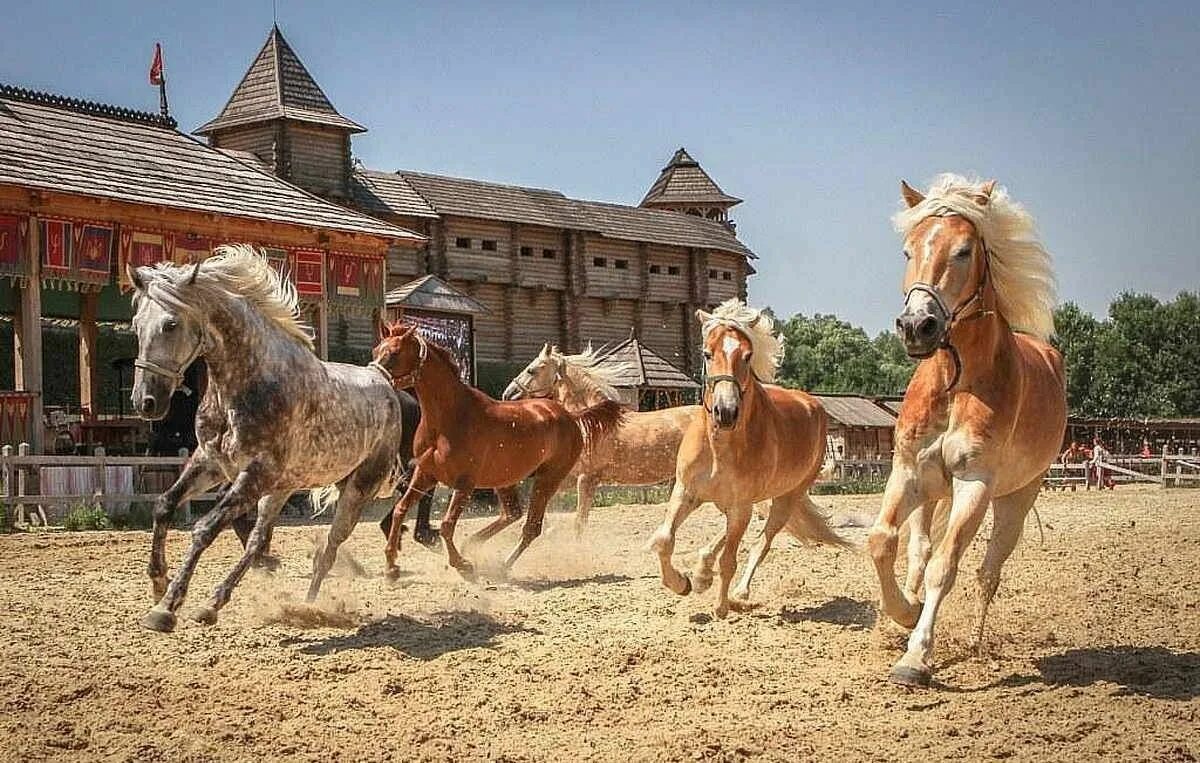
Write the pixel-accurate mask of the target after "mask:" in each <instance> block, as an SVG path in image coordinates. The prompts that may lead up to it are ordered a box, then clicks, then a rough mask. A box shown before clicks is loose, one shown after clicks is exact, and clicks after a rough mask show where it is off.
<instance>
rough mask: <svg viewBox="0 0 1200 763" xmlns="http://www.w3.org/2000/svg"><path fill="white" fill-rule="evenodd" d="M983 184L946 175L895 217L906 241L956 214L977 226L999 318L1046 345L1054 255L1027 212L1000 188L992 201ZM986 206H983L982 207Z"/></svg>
mask: <svg viewBox="0 0 1200 763" xmlns="http://www.w3.org/2000/svg"><path fill="white" fill-rule="evenodd" d="M984 185H985V184H984V183H983V182H980V181H977V180H968V179H967V178H965V177H963V176H961V175H955V174H951V173H945V174H942V175H938V176H937V177H936V178H934V179H933V183H932V184H931V185H930V187H929V190H928V192H926V194H925V200H924V201H922V202H921V203H919V204H917V205H916V206H914V207H911V208H908V209H903V210H901V211H899V212H897V213H896V214H895V215H894V216H893V217H892V223H893V224H894V225H895V226H896V230H897V231H899V232H900V234H901V235H903V236H907V235H908V233H909V231H911V230H912V229H913V227H914V226H916V224H917V223H919V222H920V221H922V220H924V219H925V218H927V217H930V216H933V215H946V214H955V215H960V216H962V217H965V218H966V219H967V220H970V221H971V223H972V224H974V226H975V229H976V230H977V231H978V232H979V235H980V237H981V238H982V239H983V241H984V244H985V245H986V246H987V250H988V252H989V254H990V265H989V266H990V268H991V279H992V284H993V286H994V287H995V289H996V300H997V302H998V307H999V311H1000V314H1001V315H1003V316H1004V318H1005V319H1006V320H1007V321H1008V324H1009V325H1010V326H1011V327H1012V328H1013V329H1014V330H1015V331H1021V332H1023V333H1026V334H1032V335H1033V336H1036V337H1038V338H1039V339H1042V340H1046V339H1049V338H1050V336H1052V335H1053V334H1054V305H1055V303H1056V302H1057V293H1056V292H1057V289H1056V283H1055V279H1054V271H1053V268H1052V263H1051V261H1050V253H1049V252H1047V251H1046V249H1045V247H1043V246H1042V242H1041V241H1040V240H1039V239H1038V234H1037V228H1036V225H1035V223H1034V220H1033V216H1032V215H1030V214H1029V213H1028V212H1027V211H1025V208H1024V207H1022V206H1021V205H1020V204H1018V203H1017V202H1015V201H1013V200H1012V199H1011V198H1009V196H1008V190H1007V189H1005V188H1004V187H1002V186H998V187H996V188H995V190H993V191H992V193H991V196H990V197H988V195H987V193H986V191H985V189H984ZM981 201H983V202H984V203H980V202H981Z"/></svg>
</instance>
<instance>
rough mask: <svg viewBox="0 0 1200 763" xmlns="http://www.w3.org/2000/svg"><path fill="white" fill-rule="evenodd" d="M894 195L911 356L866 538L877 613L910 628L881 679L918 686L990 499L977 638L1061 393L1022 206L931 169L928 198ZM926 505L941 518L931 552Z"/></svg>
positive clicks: (1033, 241) (1049, 451)
mask: <svg viewBox="0 0 1200 763" xmlns="http://www.w3.org/2000/svg"><path fill="white" fill-rule="evenodd" d="M901 189H902V191H903V195H904V200H905V202H906V203H907V205H908V209H906V210H904V211H902V212H900V213H898V214H897V215H896V218H895V223H896V227H897V229H898V230H899V231H900V232H901V234H902V235H903V236H904V256H905V258H906V259H907V260H908V263H907V267H906V270H905V275H904V294H905V299H904V311H903V312H902V313H901V314H900V317H899V318H898V319H897V321H896V326H897V330H898V331H899V333H900V335H901V337H902V338H903V340H904V345H905V348H906V349H907V350H908V354H909V355H910V356H912V357H915V358H924V360H923V361H922V362H921V364H920V365H918V366H917V370H916V372H915V373H914V375H913V378H912V381H911V382H910V383H909V386H908V392H907V393H906V394H905V396H904V404H903V406H902V407H901V409H900V420H899V422H898V423H897V425H896V451H895V455H894V457H893V460H892V473H891V476H890V477H889V478H888V483H887V488H886V490H885V491H884V495H883V506H882V509H881V510H880V512H879V517H878V519H877V520H876V522H875V526H874V527H873V528H872V529H871V533H870V537H869V545H870V549H871V555H872V557H873V558H874V561H875V568H876V572H877V573H878V575H879V585H880V594H881V599H882V605H883V610H884V611H885V612H886V613H887V614H888V615H889V616H890V617H891V618H892V619H893V620H895V621H896V622H897V623H899V624H901V625H903V626H905V627H908V628H912V629H913V631H912V634H911V636H910V637H909V640H908V650H907V651H906V652H905V654H904V657H903V658H901V659H900V661H899V662H898V663H896V665H895V667H893V668H892V671H891V679H892V680H893V681H895V682H897V683H900V684H905V685H919V686H924V685H927V684H928V683H929V679H930V675H931V667H932V656H933V628H934V621H935V620H936V618H937V613H938V608H939V607H940V606H941V604H942V602H943V601H944V600H945V597H946V595H947V594H948V593H949V592H950V589H951V587H952V586H953V585H954V579H955V576H956V574H957V572H958V564H959V560H960V559H961V557H962V553H963V550H964V549H965V548H966V547H967V545H968V544H969V543H970V542H971V539H972V538H973V537H974V536H975V533H976V532H977V531H978V529H979V525H980V522H982V520H983V517H984V514H985V513H986V511H987V507H988V504H989V503H990V504H991V505H992V507H993V508H992V517H993V527H992V536H991V540H990V541H989V542H988V546H987V551H986V553H985V554H984V559H983V564H982V566H981V567H980V568H979V574H978V582H979V605H978V613H977V619H976V630H975V638H976V641H977V642H979V641H980V640H981V639H982V637H983V624H984V620H985V618H986V617H987V610H988V605H989V604H990V602H991V600H992V596H993V595H994V594H995V593H996V587H997V586H998V585H999V582H1000V567H1001V566H1002V565H1003V564H1004V561H1005V560H1006V559H1007V558H1008V556H1009V554H1011V553H1012V551H1013V548H1014V547H1015V546H1016V544H1017V540H1018V539H1019V538H1020V537H1021V529H1022V527H1023V525H1024V523H1025V515H1026V514H1027V513H1028V512H1029V509H1030V507H1032V506H1033V501H1034V499H1035V498H1036V497H1037V494H1038V489H1039V488H1040V487H1041V484H1042V474H1043V473H1044V472H1045V470H1046V468H1047V467H1048V466H1049V465H1050V463H1051V462H1052V461H1053V460H1054V457H1055V456H1056V455H1057V454H1058V446H1059V444H1060V443H1061V442H1062V438H1063V430H1064V428H1065V427H1066V391H1065V386H1064V380H1063V365H1062V357H1061V356H1060V355H1059V354H1058V352H1057V351H1056V350H1055V349H1054V348H1053V347H1051V346H1050V345H1049V344H1048V343H1047V341H1046V339H1047V337H1049V336H1050V335H1051V334H1052V333H1053V331H1054V319H1053V313H1052V310H1053V305H1054V276H1053V273H1052V272H1051V269H1050V257H1049V255H1048V254H1047V253H1046V250H1045V249H1044V248H1042V245H1041V244H1040V243H1039V242H1038V239H1037V236H1036V234H1035V232H1034V227H1033V220H1032V218H1030V216H1029V214H1028V213H1027V212H1025V210H1024V209H1022V208H1021V207H1020V206H1019V205H1017V204H1016V203H1014V202H1013V201H1011V200H1010V199H1009V198H1008V194H1007V193H1006V192H1005V191H1004V189H1002V188H1000V189H998V188H996V184H995V181H991V182H987V183H971V182H968V181H967V180H965V179H964V178H962V177H959V176H956V175H942V176H940V177H938V178H937V179H936V180H935V181H934V184H933V187H932V188H930V189H929V193H928V195H925V196H923V195H921V194H920V193H918V192H917V191H915V190H913V189H912V188H910V187H909V186H908V185H907V184H905V183H902V184H901ZM1018 331H1020V332H1024V333H1016V332H1018ZM947 499H948V500H947ZM937 509H940V511H939V514H944V512H945V511H947V510H948V512H949V515H948V517H944V520H945V523H946V529H945V533H944V535H943V537H942V539H941V540H940V542H939V543H938V547H937V550H936V551H935V552H934V553H933V556H932V558H930V550H931V544H930V540H929V527H930V523H931V520H932V516H933V514H934V512H935V510H937ZM910 513H911V514H912V517H911V518H909V532H910V541H909V546H908V549H909V551H908V574H907V582H906V585H905V589H904V591H903V592H902V591H901V590H900V588H899V586H898V585H897V582H896V577H895V573H894V570H893V565H894V563H895V558H896V540H897V538H896V535H897V527H898V526H899V525H900V523H902V522H904V520H905V518H908V517H909V514H910ZM926 564H928V567H926ZM922 576H923V577H924V583H925V601H924V603H922V602H921V600H920V598H919V597H918V592H919V589H920V587H921V581H922Z"/></svg>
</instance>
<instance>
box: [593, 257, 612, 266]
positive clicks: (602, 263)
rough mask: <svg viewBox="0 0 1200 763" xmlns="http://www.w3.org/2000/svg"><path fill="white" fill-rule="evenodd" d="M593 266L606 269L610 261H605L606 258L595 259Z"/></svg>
mask: <svg viewBox="0 0 1200 763" xmlns="http://www.w3.org/2000/svg"><path fill="white" fill-rule="evenodd" d="M592 265H594V266H595V267H598V268H602V267H605V266H607V265H608V260H607V259H605V258H604V257H593V258H592Z"/></svg>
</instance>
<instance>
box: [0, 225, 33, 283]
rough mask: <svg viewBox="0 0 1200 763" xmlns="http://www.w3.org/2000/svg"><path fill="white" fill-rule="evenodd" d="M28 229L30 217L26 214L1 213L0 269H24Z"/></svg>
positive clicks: (4, 270) (11, 270)
mask: <svg viewBox="0 0 1200 763" xmlns="http://www.w3.org/2000/svg"><path fill="white" fill-rule="evenodd" d="M28 229H29V218H28V217H26V216H25V215H0V271H2V272H5V273H9V272H16V271H17V270H22V271H23V270H24V269H23V268H21V267H20V264H21V258H22V257H23V256H24V254H25V231H27V230H28Z"/></svg>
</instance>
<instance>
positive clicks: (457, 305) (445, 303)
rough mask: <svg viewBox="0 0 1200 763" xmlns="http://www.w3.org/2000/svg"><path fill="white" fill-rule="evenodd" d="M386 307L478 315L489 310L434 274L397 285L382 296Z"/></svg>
mask: <svg viewBox="0 0 1200 763" xmlns="http://www.w3.org/2000/svg"><path fill="white" fill-rule="evenodd" d="M384 301H385V302H386V303H387V306H388V307H393V306H398V307H410V308H416V309H418V310H434V311H437V312H442V313H469V314H471V315H480V314H482V313H487V312H491V311H490V310H488V309H487V308H486V307H484V306H483V304H482V303H480V302H479V301H478V300H476V299H475V298H474V297H471V296H470V295H468V294H463V293H462V292H461V291H459V290H458V289H456V288H454V287H453V286H451V285H450V284H448V283H446V282H445V281H443V280H442V279H440V278H438V277H437V276H435V275H427V276H421V277H420V278H418V279H416V280H415V281H409V282H408V283H406V284H404V285H403V286H397V287H396V288H395V289H392V290H391V291H389V292H388V293H387V296H386V297H385V298H384Z"/></svg>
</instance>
